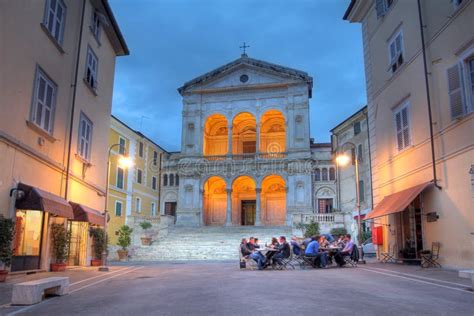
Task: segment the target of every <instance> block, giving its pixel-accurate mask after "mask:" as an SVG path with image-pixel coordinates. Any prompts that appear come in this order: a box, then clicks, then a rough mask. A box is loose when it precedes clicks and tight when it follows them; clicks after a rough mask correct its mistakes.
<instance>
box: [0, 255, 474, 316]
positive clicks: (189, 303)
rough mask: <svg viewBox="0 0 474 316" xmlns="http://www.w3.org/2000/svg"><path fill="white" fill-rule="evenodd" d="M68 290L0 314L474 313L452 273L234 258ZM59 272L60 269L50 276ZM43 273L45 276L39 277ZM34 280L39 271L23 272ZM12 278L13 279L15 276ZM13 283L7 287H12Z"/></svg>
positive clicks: (129, 274)
mask: <svg viewBox="0 0 474 316" xmlns="http://www.w3.org/2000/svg"><path fill="white" fill-rule="evenodd" d="M65 274H66V275H69V276H70V277H71V284H72V286H71V293H70V295H67V296H63V297H56V298H50V299H47V300H46V301H43V302H42V303H40V304H38V305H34V306H32V307H11V306H9V305H8V298H7V296H8V294H9V293H8V291H9V290H8V284H6V285H3V288H2V291H1V292H0V294H1V296H2V304H4V305H2V309H1V310H0V314H2V315H5V314H6V315H8V314H11V315H15V314H17V315H66V314H68V315H70V314H75V315H99V314H101V315H243V314H245V315H252V314H260V315H289V314H293V315H317V314H320V315H323V314H325V315H381V314H384V315H447V314H451V315H473V311H474V292H471V291H468V290H466V288H468V284H469V280H467V282H466V281H465V280H463V279H459V278H457V276H456V272H451V271H445V270H421V269H420V268H419V267H409V266H398V265H382V264H367V265H360V266H359V267H358V268H342V269H339V268H329V269H326V270H292V271H271V270H269V271H263V272H260V271H241V270H239V269H238V267H237V263H236V262H214V263H212V262H211V263H210V262H206V263H189V262H188V263H176V264H164V263H163V264H161V263H153V264H152V263H148V264H144V265H133V266H131V265H123V266H114V267H113V269H112V270H111V272H109V273H107V274H99V273H98V272H97V271H96V270H95V269H92V268H88V269H83V270H78V271H69V272H66V273H65ZM55 275H59V274H55ZM44 276H45V275H44V274H43V275H42V277H44ZM28 277H30V278H37V277H39V275H37V276H28ZM13 282H15V280H13ZM10 286H11V284H10Z"/></svg>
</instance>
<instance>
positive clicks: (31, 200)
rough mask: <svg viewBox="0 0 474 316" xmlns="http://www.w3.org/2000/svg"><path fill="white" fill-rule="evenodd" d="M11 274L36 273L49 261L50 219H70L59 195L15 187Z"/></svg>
mask: <svg viewBox="0 0 474 316" xmlns="http://www.w3.org/2000/svg"><path fill="white" fill-rule="evenodd" d="M17 191H18V194H17V200H16V202H15V208H16V216H15V217H16V218H15V236H14V239H13V258H12V266H11V271H12V272H14V271H25V270H37V269H40V268H41V266H42V261H43V260H47V259H49V258H48V257H49V254H48V251H47V248H48V247H47V246H46V245H47V244H48V230H49V229H48V228H49V222H50V218H51V217H60V218H64V219H72V218H73V211H72V207H71V206H70V205H69V204H68V203H67V202H66V200H64V199H63V198H61V197H60V196H57V195H54V194H52V193H49V192H46V191H43V190H41V189H39V188H36V187H33V186H30V185H26V184H23V183H20V184H18V187H17Z"/></svg>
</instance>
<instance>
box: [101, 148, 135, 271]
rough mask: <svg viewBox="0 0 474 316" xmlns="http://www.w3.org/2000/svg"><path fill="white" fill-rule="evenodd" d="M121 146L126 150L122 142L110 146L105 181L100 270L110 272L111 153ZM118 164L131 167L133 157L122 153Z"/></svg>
mask: <svg viewBox="0 0 474 316" xmlns="http://www.w3.org/2000/svg"><path fill="white" fill-rule="evenodd" d="M117 146H118V147H119V148H120V149H123V150H120V151H123V152H125V148H124V147H123V145H122V144H113V145H111V146H110V147H109V151H108V154H107V177H106V182H105V205H104V218H105V219H104V232H105V238H104V251H103V252H102V266H100V267H99V271H102V272H108V271H109V267H108V265H107V217H108V211H107V203H108V199H109V178H110V155H111V154H112V149H114V148H115V147H117ZM117 162H118V164H119V166H121V167H122V168H125V169H126V168H130V167H132V166H133V160H132V158H130V157H128V156H124V155H122V154H121V155H120V158H119V159H118V161H117Z"/></svg>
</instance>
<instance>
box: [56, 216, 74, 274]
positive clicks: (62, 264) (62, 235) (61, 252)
mask: <svg viewBox="0 0 474 316" xmlns="http://www.w3.org/2000/svg"><path fill="white" fill-rule="evenodd" d="M51 238H52V246H53V257H54V259H55V260H54V261H55V262H54V263H51V271H53V272H60V271H66V259H67V255H68V249H69V240H70V238H71V233H70V232H68V231H67V229H66V227H64V224H53V225H51Z"/></svg>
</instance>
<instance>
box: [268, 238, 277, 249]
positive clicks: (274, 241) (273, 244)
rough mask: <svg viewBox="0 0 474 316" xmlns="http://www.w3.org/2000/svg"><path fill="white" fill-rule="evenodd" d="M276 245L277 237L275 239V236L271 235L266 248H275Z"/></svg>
mask: <svg viewBox="0 0 474 316" xmlns="http://www.w3.org/2000/svg"><path fill="white" fill-rule="evenodd" d="M278 245H279V244H278V239H276V237H272V243H271V244H270V245H269V246H268V248H276V247H278Z"/></svg>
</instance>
